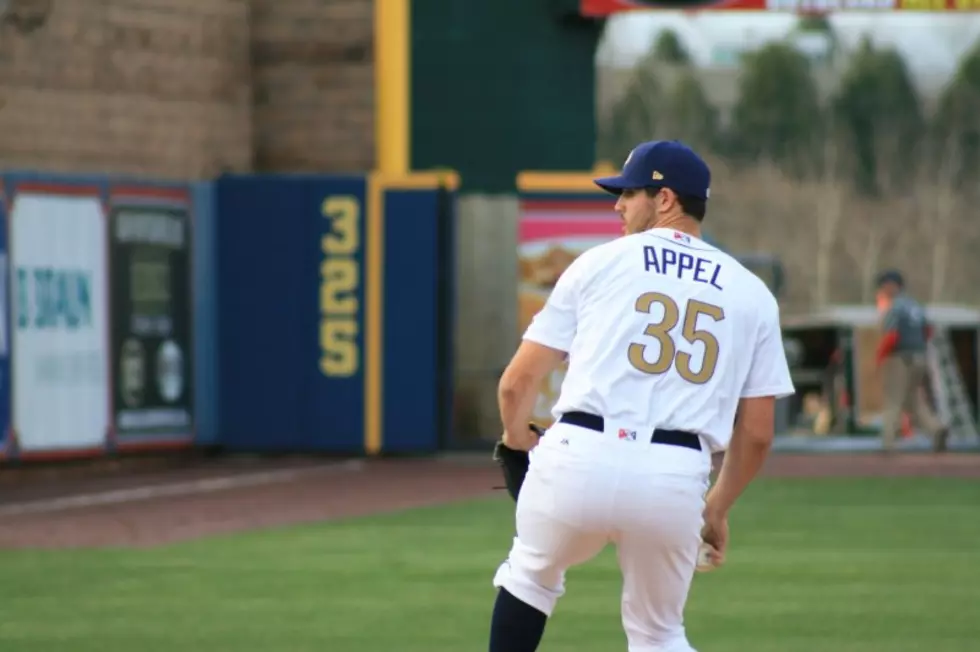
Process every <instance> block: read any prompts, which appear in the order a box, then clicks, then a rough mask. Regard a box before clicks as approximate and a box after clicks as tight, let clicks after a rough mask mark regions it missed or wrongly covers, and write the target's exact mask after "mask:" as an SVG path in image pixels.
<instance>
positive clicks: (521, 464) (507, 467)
mask: <svg viewBox="0 0 980 652" xmlns="http://www.w3.org/2000/svg"><path fill="white" fill-rule="evenodd" d="M528 428H529V429H530V430H531V432H533V433H534V434H535V435H537V436H538V437H543V436H544V429H543V428H541V426H539V425H537V424H534V423H530V424H528ZM493 459H494V461H495V462H496V463H497V464H499V465H500V470H501V472H502V473H503V475H504V487H503V488H504V489H506V490H507V493H509V494H510V497H511V498H513V499H514V502H517V497H518V496H519V495H520V493H521V485H523V484H524V476H526V475H527V468H528V466H530V464H531V458H530V457H529V456H528V453H527V451H521V450H515V449H513V448H511V447H509V446H507V444H505V443H504V442H503V440H501V441H498V442H497V444H496V445H495V446H494V447H493Z"/></svg>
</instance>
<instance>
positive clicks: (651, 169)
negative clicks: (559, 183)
mask: <svg viewBox="0 0 980 652" xmlns="http://www.w3.org/2000/svg"><path fill="white" fill-rule="evenodd" d="M595 184H596V185H597V186H599V187H600V188H602V189H603V190H605V191H606V192H611V193H612V194H614V195H619V194H621V193H622V192H623V191H624V190H639V189H641V188H670V189H671V190H673V191H674V192H676V193H677V194H678V195H683V196H686V197H696V198H698V199H704V200H707V199H708V197H709V196H710V194H711V171H710V170H709V169H708V164H707V163H705V162H704V161H703V160H702V159H701V157H700V156H698V155H697V154H695V153H694V150H692V149H691V148H690V147H688V146H687V145H685V144H684V143H682V142H680V141H679V140H653V141H649V142H646V143H640V144H639V145H637V146H636V147H635V148H633V151H632V152H630V155H629V156H627V157H626V162H625V163H624V164H623V171H622V172H621V173H620V174H619V176H615V177H601V178H599V179H595Z"/></svg>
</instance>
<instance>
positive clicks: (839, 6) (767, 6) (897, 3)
mask: <svg viewBox="0 0 980 652" xmlns="http://www.w3.org/2000/svg"><path fill="white" fill-rule="evenodd" d="M636 10H647V11H658V10H659V11H664V10H673V11H676V10H682V11H776V12H791V13H821V14H822V13H834V12H838V11H853V12H868V11H919V12H928V13H946V12H974V11H976V12H980V0H675V1H673V2H671V1H670V0H664V1H657V0H581V12H582V15H583V16H608V15H610V14H616V13H619V12H622V11H636Z"/></svg>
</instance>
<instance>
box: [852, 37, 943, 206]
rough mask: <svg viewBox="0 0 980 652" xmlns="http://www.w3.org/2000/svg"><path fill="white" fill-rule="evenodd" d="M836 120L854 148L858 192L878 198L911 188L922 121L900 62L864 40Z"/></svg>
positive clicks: (895, 55)
mask: <svg viewBox="0 0 980 652" xmlns="http://www.w3.org/2000/svg"><path fill="white" fill-rule="evenodd" d="M833 115H834V119H835V122H836V123H837V124H838V125H839V126H840V128H841V129H843V130H844V132H845V134H846V136H847V137H849V139H850V140H851V142H852V144H853V145H852V146H853V149H854V157H853V159H854V160H853V164H854V167H853V169H852V170H851V171H850V172H851V173H852V174H853V178H854V182H855V184H856V186H857V189H858V191H860V192H862V193H865V194H869V195H878V194H883V193H891V192H895V191H899V190H901V189H903V188H907V187H909V186H910V182H911V181H912V179H913V178H914V177H915V175H916V174H917V173H918V166H916V165H914V164H913V163H914V162H915V161H916V160H917V159H916V156H917V155H918V154H920V153H921V144H922V134H923V132H924V130H925V120H924V118H923V116H922V108H921V105H920V102H919V97H918V94H917V93H916V89H915V86H914V84H913V83H912V79H911V76H910V75H909V71H908V68H907V66H906V65H905V61H904V60H903V59H902V57H901V55H900V54H899V53H898V52H897V51H896V50H894V49H891V48H888V49H876V48H875V46H874V44H873V43H872V42H871V40H870V39H869V38H868V37H867V36H865V37H864V38H863V39H862V41H861V44H860V46H859V47H858V51H857V52H856V53H855V55H854V56H853V57H852V59H851V64H850V67H849V68H848V70H847V71H846V72H845V73H844V75H843V77H842V79H841V83H840V86H839V88H838V91H837V94H836V96H835V97H834V100H833Z"/></svg>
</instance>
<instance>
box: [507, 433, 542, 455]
mask: <svg viewBox="0 0 980 652" xmlns="http://www.w3.org/2000/svg"><path fill="white" fill-rule="evenodd" d="M518 432H520V435H518V436H514V434H512V433H511V432H510V431H509V430H505V431H504V434H503V436H502V439H503V441H504V444H506V445H507V447H508V448H512V449H514V450H518V451H527V452H531V450H532V449H533V448H534V447H535V446H537V445H538V440H539V439H541V438H540V437H539V436H538V434H537V433H536V432H534V430H532V429H531V428H522V429H521V430H519V431H518Z"/></svg>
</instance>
